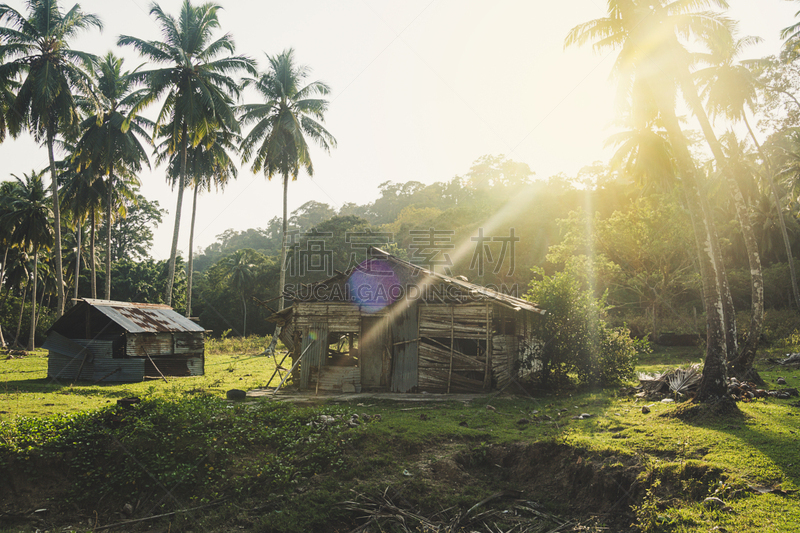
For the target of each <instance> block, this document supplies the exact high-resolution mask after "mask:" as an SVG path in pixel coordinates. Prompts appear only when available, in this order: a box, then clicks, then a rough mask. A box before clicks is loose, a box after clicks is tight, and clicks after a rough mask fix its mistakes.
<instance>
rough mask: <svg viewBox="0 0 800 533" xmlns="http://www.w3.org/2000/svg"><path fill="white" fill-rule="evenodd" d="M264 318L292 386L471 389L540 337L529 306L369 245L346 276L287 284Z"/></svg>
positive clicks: (513, 363) (506, 375)
mask: <svg viewBox="0 0 800 533" xmlns="http://www.w3.org/2000/svg"><path fill="white" fill-rule="evenodd" d="M286 296H287V297H290V298H291V299H292V300H293V304H292V305H291V307H288V308H286V309H284V310H283V311H280V312H278V313H276V314H275V315H273V317H272V319H273V320H274V321H276V322H277V323H278V325H280V326H281V333H280V338H281V340H282V341H283V343H284V344H285V345H286V346H287V347H289V349H290V353H291V355H292V357H293V359H294V360H295V361H297V359H298V358H300V361H299V368H298V369H297V370H296V371H295V374H294V375H293V381H294V383H295V384H296V385H298V386H299V388H301V389H313V390H317V391H337V392H348V391H349V392H357V391H362V390H365V391H366V390H374V391H392V392H422V391H425V392H439V393H449V392H481V391H489V390H495V389H502V388H504V387H505V386H507V385H508V384H509V382H510V380H511V379H512V377H514V376H515V375H517V374H516V373H517V370H518V368H519V362H520V361H521V359H522V358H523V357H524V356H526V354H535V353H536V350H537V349H538V348H539V346H540V343H539V342H538V341H537V339H535V338H534V337H533V335H532V327H531V326H532V324H533V321H534V320H537V319H539V318H540V315H541V314H544V311H543V310H541V309H539V307H538V306H536V305H535V304H533V303H531V302H528V301H525V300H522V299H520V298H517V297H514V296H511V295H508V294H503V293H501V292H498V291H494V290H491V289H488V288H485V287H482V286H479V285H476V284H473V283H470V282H468V281H466V280H465V279H464V278H453V277H449V276H445V275H443V274H439V273H435V272H433V271H430V270H427V269H424V268H421V267H419V266H417V265H414V264H412V263H409V262H407V261H404V260H402V259H399V258H397V257H395V256H393V255H391V254H388V253H386V252H384V251H382V250H379V249H377V248H372V249H370V259H368V260H367V261H365V262H364V263H362V264H361V265H359V266H358V267H356V268H353V269H351V270H349V271H348V272H346V273H339V274H337V275H336V276H334V277H332V278H330V279H327V280H324V281H321V282H318V283H313V284H310V285H304V286H300V287H295V288H294V289H293V290H292V289H287V291H286Z"/></svg>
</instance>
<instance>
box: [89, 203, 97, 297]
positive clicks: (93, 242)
mask: <svg viewBox="0 0 800 533" xmlns="http://www.w3.org/2000/svg"><path fill="white" fill-rule="evenodd" d="M89 217H90V219H89V220H90V222H89V225H90V226H91V230H90V233H89V264H90V266H91V269H92V298H93V299H97V262H96V261H95V245H96V241H97V236H96V232H95V226H96V224H97V218H96V217H95V212H94V209H92V212H91V213H90V215H89Z"/></svg>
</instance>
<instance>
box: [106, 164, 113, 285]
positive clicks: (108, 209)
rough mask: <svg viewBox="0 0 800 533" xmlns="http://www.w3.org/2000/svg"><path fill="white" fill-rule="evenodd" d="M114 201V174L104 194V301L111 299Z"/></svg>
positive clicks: (110, 177)
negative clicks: (112, 210)
mask: <svg viewBox="0 0 800 533" xmlns="http://www.w3.org/2000/svg"><path fill="white" fill-rule="evenodd" d="M113 201H114V174H113V173H109V174H108V191H107V192H106V300H110V299H111V203H112V202H113Z"/></svg>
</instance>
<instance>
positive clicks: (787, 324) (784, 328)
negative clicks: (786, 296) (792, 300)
mask: <svg viewBox="0 0 800 533" xmlns="http://www.w3.org/2000/svg"><path fill="white" fill-rule="evenodd" d="M736 326H737V328H738V332H739V338H740V339H744V338H745V337H746V336H747V332H748V331H749V329H750V313H748V312H740V313H737V314H736ZM798 335H800V315H798V314H797V311H795V310H794V309H767V310H766V311H764V328H763V329H762V331H761V341H762V343H763V344H765V345H768V346H774V347H785V346H794V345H795V344H796V342H794V340H793V339H794V338H797V337H798Z"/></svg>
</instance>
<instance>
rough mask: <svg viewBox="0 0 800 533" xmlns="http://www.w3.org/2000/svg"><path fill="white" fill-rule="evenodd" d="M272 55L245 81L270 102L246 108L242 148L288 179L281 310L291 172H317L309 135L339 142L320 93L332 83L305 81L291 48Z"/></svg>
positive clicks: (259, 166) (328, 143) (259, 165)
mask: <svg viewBox="0 0 800 533" xmlns="http://www.w3.org/2000/svg"><path fill="white" fill-rule="evenodd" d="M267 60H268V61H269V64H270V68H269V70H268V71H267V72H265V73H263V74H261V75H260V76H259V77H258V78H247V79H245V80H244V86H245V87H248V86H249V87H253V88H254V89H255V90H256V91H258V93H259V94H260V95H261V97H262V98H263V99H264V103H258V104H247V105H243V106H241V107H240V113H241V120H242V123H243V124H253V129H252V130H250V133H249V134H248V135H247V136H246V137H245V138H244V140H243V141H242V145H241V149H242V159H243V160H244V161H249V160H250V159H253V165H252V167H251V168H252V170H253V172H254V173H258V172H260V171H263V172H264V175H265V176H267V178H268V179H272V177H273V176H274V175H275V174H280V175H281V177H282V178H283V238H282V242H281V275H280V282H279V285H280V287H279V290H280V295H281V297H280V304H279V310H280V309H283V306H284V299H283V287H284V285H285V284H286V236H287V233H288V228H287V225H288V220H289V214H288V203H287V202H288V191H289V177H290V176H291V178H292V179H293V180H296V179H297V175H298V173H299V171H300V168H301V167H302V168H305V170H306V172H307V173H308V175H309V176H313V175H314V165H313V163H312V162H311V153H310V150H309V146H308V143H307V141H306V138H308V139H310V140H312V141H313V142H315V143H316V144H317V145H319V146H320V147H321V148H323V149H324V150H325V151H326V152H330V150H331V148H335V147H336V139H334V137H333V135H331V134H330V133H329V132H328V130H326V129H325V127H324V126H323V125H322V123H323V122H324V121H325V112H326V111H327V110H328V101H327V100H324V99H322V98H314V97H315V96H317V95H322V96H324V95H327V94H328V93H330V88H329V87H328V86H327V85H326V84H325V83H323V82H321V81H314V82H311V83H309V84H308V85H304V83H305V80H306V78H307V77H308V75H309V74H310V70H309V68H308V67H306V66H303V65H296V64H295V62H294V50H292V49H291V48H289V49H287V50H284V51H283V52H282V53H280V54H278V55H276V56H267ZM273 339H274V337H273Z"/></svg>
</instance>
